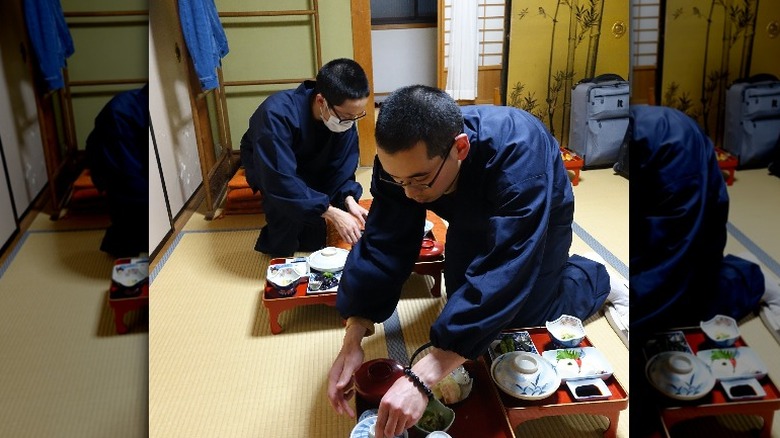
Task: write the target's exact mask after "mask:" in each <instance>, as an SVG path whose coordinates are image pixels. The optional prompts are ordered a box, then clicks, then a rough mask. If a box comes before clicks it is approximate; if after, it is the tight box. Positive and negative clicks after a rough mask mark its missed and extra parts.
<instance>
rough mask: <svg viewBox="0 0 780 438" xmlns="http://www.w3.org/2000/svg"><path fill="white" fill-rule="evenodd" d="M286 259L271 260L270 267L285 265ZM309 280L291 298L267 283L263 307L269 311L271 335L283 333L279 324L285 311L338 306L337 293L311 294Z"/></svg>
mask: <svg viewBox="0 0 780 438" xmlns="http://www.w3.org/2000/svg"><path fill="white" fill-rule="evenodd" d="M285 260H286V259H284V258H277V259H271V261H270V262H269V265H278V264H280V263H284V262H285ZM308 287H309V282H308V279H305V280H304V281H301V282H300V283H299V284H298V286H297V287H296V288H295V293H293V294H292V295H289V296H284V295H281V294H280V293H279V292H278V291H277V290H276V288H274V287H273V286H271V284H270V283H268V282H267V281H266V283H265V289H264V290H263V305H265V307H266V308H267V309H268V320H269V323H270V324H271V333H273V334H275V335H276V334H279V333H281V332H282V326H281V325H280V324H279V314H280V313H282V312H284V311H285V310H290V309H294V308H296V307H298V306H310V305H312V304H326V305H328V306H335V305H336V292H319V293H313V294H309V293H307V292H306V291H307V289H308Z"/></svg>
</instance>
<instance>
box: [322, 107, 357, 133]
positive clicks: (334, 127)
mask: <svg viewBox="0 0 780 438" xmlns="http://www.w3.org/2000/svg"><path fill="white" fill-rule="evenodd" d="M325 105H326V106H327V104H325ZM320 116H321V117H322V121H323V122H324V123H325V126H327V127H328V129H330V130H331V132H344V131H347V130H348V129H349V128H351V127H352V125H353V124H354V123H355V122H353V121H350V122H348V123H340V122H339V119H338V117H334V116H332V115H330V111H328V118H327V119H326V118H325V114H323V113H322V107H320Z"/></svg>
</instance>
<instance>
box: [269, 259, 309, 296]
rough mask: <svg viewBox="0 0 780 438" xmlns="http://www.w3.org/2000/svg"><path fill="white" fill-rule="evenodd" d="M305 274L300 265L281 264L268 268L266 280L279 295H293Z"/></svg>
mask: <svg viewBox="0 0 780 438" xmlns="http://www.w3.org/2000/svg"><path fill="white" fill-rule="evenodd" d="M305 274H306V273H305V272H301V268H300V265H294V264H291V263H282V264H277V265H270V266H268V271H267V273H266V280H268V282H269V283H271V285H272V286H273V287H274V288H276V290H277V291H279V292H280V293H285V292H290V293H293V292H294V291H295V287H296V286H298V284H299V283H300V282H301V280H302V279H303V277H304V275H305Z"/></svg>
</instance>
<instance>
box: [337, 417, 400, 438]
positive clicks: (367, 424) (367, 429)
mask: <svg viewBox="0 0 780 438" xmlns="http://www.w3.org/2000/svg"><path fill="white" fill-rule="evenodd" d="M376 419H377V416H376V415H370V416H367V417H365V418H363V419H362V420H361V421H360V422H358V424H357V425H356V426H355V427H354V428H353V429H352V433H350V434H349V438H375V437H376V436H377V435H376V434H375V432H374V426H375V425H376ZM380 436H381V435H380ZM396 438H409V432H407V431H404V433H402V434H401V435H398V436H396Z"/></svg>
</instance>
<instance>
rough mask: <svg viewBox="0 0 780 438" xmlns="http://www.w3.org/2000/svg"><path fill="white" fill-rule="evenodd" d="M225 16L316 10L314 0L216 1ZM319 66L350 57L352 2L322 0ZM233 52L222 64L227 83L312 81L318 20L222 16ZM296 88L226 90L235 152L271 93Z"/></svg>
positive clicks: (306, 17)
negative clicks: (249, 12) (315, 31)
mask: <svg viewBox="0 0 780 438" xmlns="http://www.w3.org/2000/svg"><path fill="white" fill-rule="evenodd" d="M216 4H217V8H218V10H219V11H220V13H224V12H241V11H244V12H247V11H279V10H284V11H294V10H305V9H311V8H313V2H312V1H305V0H304V1H300V0H298V1H285V2H278V1H271V0H254V1H244V0H218V1H217V3H216ZM318 6H319V30H320V49H321V56H322V59H321V62H322V63H323V64H324V63H326V62H328V61H329V60H331V59H335V58H341V57H351V55H352V24H351V14H350V2H349V0H329V1H322V0H320V1H319V2H318ZM221 21H222V23H223V26H224V28H225V35H226V36H227V39H228V45H229V46H230V53H228V55H227V56H226V57H225V58H224V59H223V60H222V67H223V68H222V71H223V76H224V80H225V81H226V82H230V81H252V80H275V79H282V78H284V79H292V78H300V79H304V78H314V77H315V76H316V74H317V70H318V67H319V66H318V65H317V55H316V53H317V52H316V43H315V34H314V18H313V17H312V16H309V15H302V16H285V17H241V18H233V17H222V18H221ZM297 86H298V84H297V83H295V84H278V85H269V86H228V87H226V90H225V94H226V98H227V105H228V120H229V123H230V136H231V141H232V146H233V149H238V148H239V146H240V141H241V136H242V135H243V134H244V132H245V131H246V129H247V127H248V122H249V118H250V117H251V115H252V113H254V111H255V109H257V107H258V105H260V103H261V102H262V101H263V100H265V98H267V97H268V96H269V95H270V94H271V93H273V92H275V91H279V90H283V89H289V88H295V87H297Z"/></svg>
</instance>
